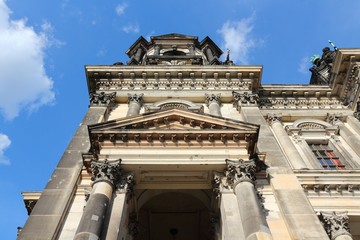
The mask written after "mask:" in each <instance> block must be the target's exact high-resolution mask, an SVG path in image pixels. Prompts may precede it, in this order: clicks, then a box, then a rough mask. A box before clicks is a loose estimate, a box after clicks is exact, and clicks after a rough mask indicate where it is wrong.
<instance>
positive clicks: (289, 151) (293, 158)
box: [266, 114, 308, 169]
mask: <svg viewBox="0 0 360 240" xmlns="http://www.w3.org/2000/svg"><path fill="white" fill-rule="evenodd" d="M266 119H267V121H268V123H269V124H270V126H271V127H272V129H273V131H274V134H275V136H276V138H277V140H278V141H279V144H280V146H282V149H283V151H284V152H285V155H286V156H287V158H288V159H289V161H290V163H291V165H292V167H293V169H308V167H307V166H306V164H305V162H304V160H303V158H302V157H301V155H300V153H299V152H298V150H297V149H296V147H295V146H294V144H293V143H292V141H291V140H290V138H289V135H288V134H287V133H286V131H285V129H284V128H283V126H282V124H281V117H280V116H279V115H275V114H268V115H267V116H266Z"/></svg>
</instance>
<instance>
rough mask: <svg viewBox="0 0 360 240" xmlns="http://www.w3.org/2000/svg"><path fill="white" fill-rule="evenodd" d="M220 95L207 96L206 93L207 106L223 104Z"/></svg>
mask: <svg viewBox="0 0 360 240" xmlns="http://www.w3.org/2000/svg"><path fill="white" fill-rule="evenodd" d="M220 95H221V94H220V93H219V94H207V93H205V103H206V106H207V107H209V105H210V104H211V103H217V104H219V105H220V104H221V101H220Z"/></svg>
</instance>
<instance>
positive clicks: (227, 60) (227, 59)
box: [226, 48, 230, 62]
mask: <svg viewBox="0 0 360 240" xmlns="http://www.w3.org/2000/svg"><path fill="white" fill-rule="evenodd" d="M226 51H227V54H226V62H229V61H230V49H228V48H227V49H226Z"/></svg>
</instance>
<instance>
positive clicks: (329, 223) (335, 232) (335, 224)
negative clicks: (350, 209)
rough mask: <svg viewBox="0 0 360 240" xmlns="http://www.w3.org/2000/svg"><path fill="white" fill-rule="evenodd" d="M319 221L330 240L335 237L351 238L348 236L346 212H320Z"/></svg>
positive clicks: (348, 228) (333, 239)
mask: <svg viewBox="0 0 360 240" xmlns="http://www.w3.org/2000/svg"><path fill="white" fill-rule="evenodd" d="M319 219H320V222H321V223H322V225H323V227H324V229H325V231H326V233H327V235H328V236H329V238H330V239H331V240H335V239H336V238H337V237H339V236H342V235H348V236H350V237H352V235H351V234H350V227H349V225H350V224H349V217H348V215H347V211H345V212H335V211H333V212H320V213H319Z"/></svg>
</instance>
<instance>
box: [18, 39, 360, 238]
mask: <svg viewBox="0 0 360 240" xmlns="http://www.w3.org/2000/svg"><path fill="white" fill-rule="evenodd" d="M126 54H127V55H128V56H129V61H128V62H127V64H123V63H120V62H118V63H115V64H114V65H100V66H94V65H88V66H85V71H86V80H87V84H88V90H89V97H90V106H89V109H88V111H87V113H86V115H85V117H84V119H83V120H82V123H81V125H80V126H79V128H78V130H77V132H76V133H75V135H74V136H73V138H72V140H71V142H70V144H69V146H68V147H67V149H66V151H65V152H64V154H63V156H62V158H61V159H60V161H59V164H58V165H57V167H56V169H55V171H54V173H53V175H52V177H51V179H50V181H49V182H48V184H47V186H46V188H45V189H44V190H43V191H42V192H41V193H36V192H26V193H23V195H24V201H25V205H26V207H27V210H28V212H29V218H28V220H27V222H26V224H25V226H24V227H23V229H22V230H21V231H19V237H18V239H26V240H28V239H58V240H63V239H76V240H80V239H110V240H112V239H115V240H128V239H134V240H137V239H139V240H154V239H156V240H163V239H164V240H167V239H177V240H182V239H186V240H198V239H200V240H203V239H204V240H205V239H215V240H219V239H232V240H239V239H247V240H253V239H275V240H277V239H314V240H315V239H318V240H323V239H333V240H334V239H336V240H345V239H360V227H359V226H360V189H359V186H360V122H359V119H360V101H359V94H360V88H359V76H360V74H359V71H360V68H359V66H360V49H337V48H335V49H334V50H331V49H330V48H324V50H323V55H322V56H321V57H315V58H314V59H313V62H314V66H313V67H312V68H311V72H312V77H311V80H310V83H311V84H309V85H291V84H281V85H271V84H269V85H265V84H262V83H261V76H262V67H261V66H238V65H234V64H233V62H232V61H231V60H230V57H229V53H228V56H227V58H226V60H225V61H221V60H220V59H219V57H220V56H221V54H222V51H221V50H220V48H219V47H218V46H217V45H216V44H215V43H214V42H213V41H212V40H211V39H210V38H209V37H206V38H204V39H203V40H202V41H199V39H198V37H193V36H186V35H180V34H167V35H161V36H154V37H151V40H150V41H147V40H146V39H144V38H143V37H140V38H139V39H138V40H137V41H136V42H135V43H134V44H133V45H132V46H131V47H130V48H129V49H128V50H127V52H126Z"/></svg>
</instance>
